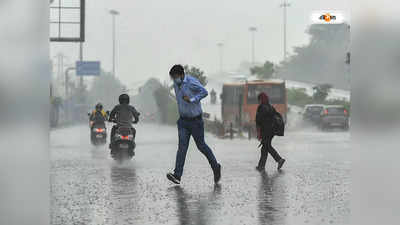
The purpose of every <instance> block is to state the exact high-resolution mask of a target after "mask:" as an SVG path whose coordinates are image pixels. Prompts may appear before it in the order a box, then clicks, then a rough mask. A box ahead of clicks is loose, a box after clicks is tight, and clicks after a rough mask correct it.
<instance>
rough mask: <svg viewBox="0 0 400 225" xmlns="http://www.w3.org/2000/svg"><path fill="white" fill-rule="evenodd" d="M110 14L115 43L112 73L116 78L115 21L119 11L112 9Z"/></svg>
mask: <svg viewBox="0 0 400 225" xmlns="http://www.w3.org/2000/svg"><path fill="white" fill-rule="evenodd" d="M110 14H111V16H112V39H113V40H112V41H113V65H112V67H113V68H112V73H113V76H114V77H115V45H116V43H115V42H116V38H115V36H116V34H115V20H116V18H115V16H117V15H119V12H118V11H117V10H114V9H112V10H110Z"/></svg>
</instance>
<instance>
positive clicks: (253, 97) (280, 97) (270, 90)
mask: <svg viewBox="0 0 400 225" xmlns="http://www.w3.org/2000/svg"><path fill="white" fill-rule="evenodd" d="M261 92H265V93H266V94H267V95H268V97H269V101H270V103H271V104H283V103H285V88H284V86H283V85H280V84H279V85H271V84H253V85H249V86H248V94H247V104H258V99H257V96H258V95H259V94H260V93H261Z"/></svg>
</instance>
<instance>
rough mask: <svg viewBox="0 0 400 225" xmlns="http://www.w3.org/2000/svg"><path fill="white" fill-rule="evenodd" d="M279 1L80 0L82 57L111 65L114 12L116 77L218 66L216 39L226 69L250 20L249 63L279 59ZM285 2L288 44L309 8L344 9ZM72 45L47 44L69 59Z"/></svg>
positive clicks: (245, 45) (244, 51)
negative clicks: (83, 13)
mask: <svg viewBox="0 0 400 225" xmlns="http://www.w3.org/2000/svg"><path fill="white" fill-rule="evenodd" d="M281 3H282V1H279V0H246V1H245V0H235V1H232V0H201V1H199V0H197V1H194V0H168V1H161V0H136V1H128V0H87V11H86V13H87V15H86V16H87V18H86V42H85V43H84V59H85V60H100V61H101V63H102V67H103V69H105V70H107V71H110V70H111V68H112V36H111V16H110V15H109V13H108V10H109V9H116V10H118V11H119V12H120V13H121V15H119V16H118V17H117V40H118V41H117V65H116V67H117V72H116V73H117V76H118V77H119V78H120V79H121V80H122V81H123V82H125V83H126V84H128V85H129V84H131V83H134V82H136V81H141V80H144V79H147V78H148V77H150V76H155V77H159V78H165V77H167V76H168V70H169V68H170V67H171V65H173V64H176V63H181V64H190V65H195V66H198V67H200V68H201V69H203V70H205V71H206V72H207V73H215V72H216V71H218V68H219V57H218V48H217V45H216V44H217V43H218V42H223V43H224V45H225V46H224V57H223V68H224V70H225V71H233V70H235V69H237V68H238V66H239V64H240V63H241V62H242V61H244V60H247V61H250V60H251V35H250V32H249V31H248V28H249V26H256V27H257V28H258V32H257V33H256V61H259V62H263V61H265V60H267V59H268V60H271V61H274V62H279V61H280V60H281V59H282V58H283V19H282V18H283V11H282V8H280V7H279V5H280V4H281ZM290 3H291V7H290V8H288V27H287V33H288V38H287V41H288V50H289V51H290V50H291V47H293V46H299V45H303V44H306V43H307V42H308V36H307V35H306V34H305V32H304V31H305V30H306V28H307V27H308V26H309V25H310V19H309V17H310V13H311V12H312V11H313V10H320V9H333V10H343V11H345V12H346V14H347V15H348V14H349V13H348V12H349V7H350V6H349V3H348V1H347V0H335V1H321V0H304V1H295V0H291V1H290ZM78 47H79V46H78V44H74V43H67V44H58V43H52V44H51V55H52V56H54V55H56V54H57V53H58V52H60V51H62V52H63V53H65V54H66V55H68V57H69V58H68V61H70V62H74V61H75V59H76V58H77V57H78V54H79V53H78Z"/></svg>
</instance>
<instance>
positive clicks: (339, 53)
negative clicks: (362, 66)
mask: <svg viewBox="0 0 400 225" xmlns="http://www.w3.org/2000/svg"><path fill="white" fill-rule="evenodd" d="M306 33H307V34H308V35H309V36H310V42H309V43H308V44H307V45H303V46H297V47H294V48H293V53H292V55H291V56H290V57H288V58H287V60H286V61H285V62H282V63H281V65H280V66H279V68H277V70H278V71H279V74H278V75H279V76H280V77H282V78H285V79H288V80H296V81H302V82H309V83H313V82H316V81H317V82H319V83H329V84H332V85H333V86H334V87H337V88H341V89H349V88H350V84H349V82H348V71H347V69H348V66H347V65H346V61H348V63H350V58H349V57H350V55H348V56H347V54H346V53H347V52H348V49H349V45H350V29H349V26H348V25H347V24H329V25H326V24H313V25H311V26H310V27H309V29H308V30H307V31H306ZM347 57H348V60H347V59H346V58H347Z"/></svg>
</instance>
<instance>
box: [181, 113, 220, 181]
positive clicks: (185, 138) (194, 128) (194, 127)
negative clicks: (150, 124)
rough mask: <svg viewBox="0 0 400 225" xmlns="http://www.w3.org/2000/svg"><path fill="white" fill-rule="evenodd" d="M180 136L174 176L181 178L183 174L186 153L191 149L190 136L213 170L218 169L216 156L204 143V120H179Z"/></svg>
mask: <svg viewBox="0 0 400 225" xmlns="http://www.w3.org/2000/svg"><path fill="white" fill-rule="evenodd" d="M177 124H178V135H179V146H178V152H177V153H176V162H175V170H174V174H175V176H177V177H179V178H180V177H181V176H182V173H183V166H184V165H185V159H186V153H187V150H188V147H189V140H190V136H193V138H194V141H195V142H196V146H197V148H198V149H199V151H200V152H201V153H203V154H204V156H205V157H206V158H207V160H208V162H209V163H210V166H211V168H213V169H215V168H217V167H218V163H217V160H216V159H215V156H214V154H213V152H212V150H211V149H210V147H208V145H207V144H206V143H205V141H204V122H203V120H202V119H199V120H193V121H187V120H183V119H179V120H178V122H177Z"/></svg>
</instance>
